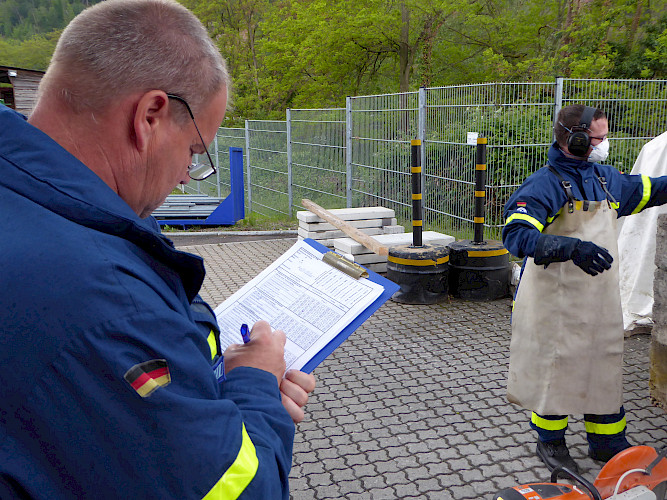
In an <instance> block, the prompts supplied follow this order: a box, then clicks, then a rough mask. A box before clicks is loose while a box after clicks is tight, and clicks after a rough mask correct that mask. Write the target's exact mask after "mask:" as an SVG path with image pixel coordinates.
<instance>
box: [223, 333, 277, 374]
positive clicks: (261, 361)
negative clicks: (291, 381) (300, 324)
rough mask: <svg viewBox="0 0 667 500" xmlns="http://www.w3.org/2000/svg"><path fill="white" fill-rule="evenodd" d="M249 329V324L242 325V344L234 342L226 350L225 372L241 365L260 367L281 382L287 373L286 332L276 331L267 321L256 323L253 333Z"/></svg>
mask: <svg viewBox="0 0 667 500" xmlns="http://www.w3.org/2000/svg"><path fill="white" fill-rule="evenodd" d="M247 330H248V325H245V324H244V325H242V326H241V336H242V337H244V338H243V342H244V343H243V344H242V345H241V344H232V345H230V346H229V347H228V348H227V350H226V351H225V353H224V356H225V372H226V373H229V372H230V371H231V370H232V369H234V368H236V367H240V366H249V367H252V368H259V369H260V370H264V371H267V372H270V373H273V374H274V375H275V376H276V379H277V380H278V383H280V381H281V380H282V378H283V375H284V374H285V333H284V332H283V331H282V330H275V331H274V330H273V329H272V328H271V326H270V325H269V324H268V323H267V322H266V321H258V322H257V323H255V324H254V325H253V327H252V334H250V333H248V332H247ZM244 332H245V335H244ZM251 340H252V342H251Z"/></svg>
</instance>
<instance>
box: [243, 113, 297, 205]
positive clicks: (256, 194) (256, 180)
mask: <svg viewBox="0 0 667 500" xmlns="http://www.w3.org/2000/svg"><path fill="white" fill-rule="evenodd" d="M246 173H247V178H248V179H249V182H248V183H247V191H248V196H247V199H248V207H249V212H257V213H258V214H261V215H264V216H268V217H273V216H276V215H283V216H288V217H289V216H291V207H290V203H289V200H290V197H291V186H290V184H289V182H288V181H289V177H288V176H289V172H288V164H287V125H286V122H284V121H275V120H271V121H268V120H246Z"/></svg>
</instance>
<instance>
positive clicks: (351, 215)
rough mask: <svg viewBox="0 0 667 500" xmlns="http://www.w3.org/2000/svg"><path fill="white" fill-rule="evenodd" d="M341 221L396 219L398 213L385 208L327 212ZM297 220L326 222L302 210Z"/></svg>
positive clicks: (361, 208) (342, 209)
mask: <svg viewBox="0 0 667 500" xmlns="http://www.w3.org/2000/svg"><path fill="white" fill-rule="evenodd" d="M327 211H328V212H331V213H332V214H333V215H335V216H336V217H338V218H339V219H342V220H345V221H348V220H359V219H381V218H385V217H395V216H396V213H395V212H394V211H393V210H392V209H391V208H385V207H357V208H333V209H331V210H327ZM296 218H297V219H299V220H300V221H304V222H325V221H324V220H322V219H320V217H319V216H317V215H315V214H314V213H312V212H310V211H308V210H300V211H298V212H297V213H296Z"/></svg>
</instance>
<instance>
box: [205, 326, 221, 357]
mask: <svg viewBox="0 0 667 500" xmlns="http://www.w3.org/2000/svg"><path fill="white" fill-rule="evenodd" d="M206 340H207V341H208V346H209V347H210V348H211V359H215V356H216V354H218V346H217V345H216V343H215V332H214V331H213V330H211V333H209V334H208V338H207V339H206Z"/></svg>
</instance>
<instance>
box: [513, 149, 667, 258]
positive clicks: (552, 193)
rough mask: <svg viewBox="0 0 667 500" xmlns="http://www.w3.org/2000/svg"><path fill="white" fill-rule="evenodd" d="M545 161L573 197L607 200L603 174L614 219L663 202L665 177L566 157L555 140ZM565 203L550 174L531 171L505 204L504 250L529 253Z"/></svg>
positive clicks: (666, 198) (666, 190)
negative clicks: (639, 173) (559, 175)
mask: <svg viewBox="0 0 667 500" xmlns="http://www.w3.org/2000/svg"><path fill="white" fill-rule="evenodd" d="M548 161H549V164H550V165H552V166H553V167H554V168H556V170H558V172H559V173H560V174H561V176H562V177H563V178H564V179H565V180H567V181H570V183H571V185H572V194H573V195H574V197H575V198H576V199H578V200H589V201H599V200H604V199H607V194H606V193H605V191H604V189H603V187H602V184H601V183H600V181H599V180H598V177H604V178H605V181H606V183H607V186H606V187H607V191H609V193H610V194H611V195H612V196H613V198H614V199H615V200H616V202H617V203H616V204H614V205H613V206H614V208H616V211H617V214H618V217H622V216H624V215H630V214H632V213H637V212H639V211H641V210H643V209H645V208H649V207H653V206H657V205H662V204H663V203H666V202H667V176H662V177H651V178H650V177H647V176H643V175H629V174H622V173H621V172H619V171H618V170H616V169H615V168H614V167H612V166H611V165H601V164H599V163H589V162H587V161H581V160H575V159H571V158H567V157H566V156H565V155H564V154H563V152H562V151H561V150H560V149H559V148H558V146H557V144H556V143H554V144H552V146H551V147H550V148H549V153H548ZM566 203H567V195H566V194H565V190H564V189H563V187H562V186H561V183H560V180H559V179H558V177H556V175H554V173H553V172H551V171H550V170H549V169H548V168H547V167H543V168H541V169H540V170H538V171H537V172H535V173H534V174H532V175H531V176H530V177H528V178H527V179H526V180H525V181H524V183H523V184H522V185H521V186H520V187H519V188H518V189H517V190H516V191H515V192H514V194H512V196H511V197H510V199H509V200H508V202H507V203H506V204H505V211H504V217H505V221H506V225H505V227H504V228H503V236H502V237H503V244H504V245H505V248H507V250H509V252H510V253H511V254H512V255H515V256H517V257H524V256H529V257H533V256H534V253H535V245H536V243H537V239H538V238H539V236H540V233H541V232H542V231H543V230H544V228H545V227H546V226H547V225H548V224H550V223H551V222H552V221H553V220H554V218H555V217H557V216H558V213H559V211H560V210H561V208H563V205H565V204H566ZM565 210H567V207H566V208H565Z"/></svg>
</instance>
